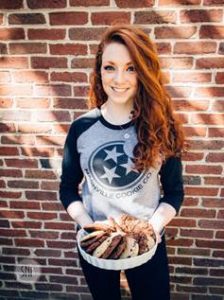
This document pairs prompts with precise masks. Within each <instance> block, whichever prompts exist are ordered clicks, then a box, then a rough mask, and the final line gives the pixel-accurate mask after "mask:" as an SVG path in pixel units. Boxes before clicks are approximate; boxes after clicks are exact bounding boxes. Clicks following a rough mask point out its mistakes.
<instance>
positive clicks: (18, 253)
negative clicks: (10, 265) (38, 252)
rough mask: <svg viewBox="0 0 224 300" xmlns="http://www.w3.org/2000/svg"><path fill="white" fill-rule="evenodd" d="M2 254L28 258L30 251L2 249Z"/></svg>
mask: <svg viewBox="0 0 224 300" xmlns="http://www.w3.org/2000/svg"><path fill="white" fill-rule="evenodd" d="M3 254H7V255H24V256H25V255H26V256H29V255H30V251H29V250H28V249H22V248H21V249H13V248H6V247H4V248H3Z"/></svg>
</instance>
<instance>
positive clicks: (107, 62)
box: [103, 60, 133, 65]
mask: <svg viewBox="0 0 224 300" xmlns="http://www.w3.org/2000/svg"><path fill="white" fill-rule="evenodd" d="M103 63H104V64H111V65H116V64H117V63H116V62H113V61H111V60H108V61H103ZM125 65H133V62H132V61H129V62H127V63H126V64H125Z"/></svg>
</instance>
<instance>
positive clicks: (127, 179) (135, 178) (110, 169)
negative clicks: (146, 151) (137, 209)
mask: <svg viewBox="0 0 224 300" xmlns="http://www.w3.org/2000/svg"><path fill="white" fill-rule="evenodd" d="M89 169H90V172H91V174H92V175H93V177H94V179H95V181H96V182H97V183H98V184H99V185H100V186H101V187H104V188H106V189H110V190H116V189H117V188H118V187H119V189H127V188H130V187H132V186H134V185H135V184H136V183H137V182H139V181H140V180H141V178H142V177H143V176H144V173H140V172H139V171H138V170H136V169H135V168H134V163H133V159H132V158H131V157H129V156H128V155H127V154H126V153H125V151H124V142H123V141H116V142H110V143H106V144H104V145H102V146H101V147H99V148H97V149H96V150H95V151H94V152H93V153H92V155H91V157H90V160H89Z"/></svg>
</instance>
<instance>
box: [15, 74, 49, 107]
mask: <svg viewBox="0 0 224 300" xmlns="http://www.w3.org/2000/svg"><path fill="white" fill-rule="evenodd" d="M11 75H12V78H13V80H14V81H15V82H18V83H25V82H26V83H29V82H34V83H45V82H48V74H47V72H45V71H37V70H35V71H33V70H32V71H14V72H12V73H11ZM17 99H23V100H24V101H26V102H29V101H30V102H32V101H34V102H35V101H37V100H41V99H38V98H34V97H33V98H30V97H29V98H17ZM28 99H29V101H28ZM17 102H18V101H17ZM26 105H27V107H29V105H32V104H30V103H27V104H26Z"/></svg>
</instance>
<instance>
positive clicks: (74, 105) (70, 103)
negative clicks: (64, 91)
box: [53, 98, 87, 109]
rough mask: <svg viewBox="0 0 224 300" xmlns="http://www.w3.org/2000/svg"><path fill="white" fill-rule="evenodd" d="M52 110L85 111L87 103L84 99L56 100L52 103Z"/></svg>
mask: <svg viewBox="0 0 224 300" xmlns="http://www.w3.org/2000/svg"><path fill="white" fill-rule="evenodd" d="M53 107H54V108H67V109H87V103H86V100H84V99H77V98H66V99H63V98H57V99H55V100H54V103H53Z"/></svg>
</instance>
